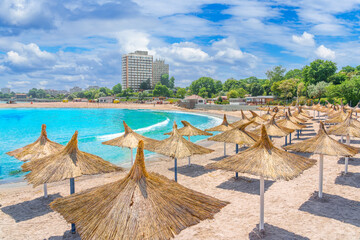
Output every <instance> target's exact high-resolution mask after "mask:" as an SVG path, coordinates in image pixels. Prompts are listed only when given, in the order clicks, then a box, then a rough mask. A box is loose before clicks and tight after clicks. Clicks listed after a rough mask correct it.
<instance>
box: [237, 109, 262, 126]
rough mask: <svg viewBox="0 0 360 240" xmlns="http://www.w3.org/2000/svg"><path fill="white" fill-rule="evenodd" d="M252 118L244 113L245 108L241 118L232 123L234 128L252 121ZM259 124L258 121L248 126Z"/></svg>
mask: <svg viewBox="0 0 360 240" xmlns="http://www.w3.org/2000/svg"><path fill="white" fill-rule="evenodd" d="M250 121H251V120H250V119H249V118H248V117H246V115H245V114H244V112H243V110H241V119H240V120H238V121H236V122H233V123H232V124H231V125H232V126H233V127H234V128H239V127H241V126H242V125H244V124H246V123H248V122H250ZM258 125H259V124H258V123H256V122H253V123H252V124H250V125H248V126H258Z"/></svg>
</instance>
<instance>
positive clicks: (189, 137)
mask: <svg viewBox="0 0 360 240" xmlns="http://www.w3.org/2000/svg"><path fill="white" fill-rule="evenodd" d="M188 141H189V142H190V136H188ZM188 165H189V166H190V165H191V162H190V156H189V164H188Z"/></svg>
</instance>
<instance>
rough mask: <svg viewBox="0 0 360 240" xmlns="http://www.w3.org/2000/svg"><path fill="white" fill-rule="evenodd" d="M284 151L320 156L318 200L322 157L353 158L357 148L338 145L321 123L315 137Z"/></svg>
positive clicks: (320, 191)
mask: <svg viewBox="0 0 360 240" xmlns="http://www.w3.org/2000/svg"><path fill="white" fill-rule="evenodd" d="M284 149H286V150H292V151H296V152H306V153H314V154H320V164H319V198H322V195H323V194H322V182H323V159H324V155H331V156H353V155H355V154H356V153H357V152H358V149H357V148H354V147H351V146H348V145H345V144H342V143H339V142H338V141H336V140H335V139H333V138H331V137H330V136H329V135H328V134H327V132H326V130H325V127H324V124H323V122H320V127H319V131H318V133H317V135H316V136H314V137H312V138H309V139H307V140H304V141H302V142H299V143H296V144H293V145H289V146H286V147H284Z"/></svg>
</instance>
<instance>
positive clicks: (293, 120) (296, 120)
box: [288, 108, 307, 123]
mask: <svg viewBox="0 0 360 240" xmlns="http://www.w3.org/2000/svg"><path fill="white" fill-rule="evenodd" d="M288 116H289V119H290V120H291V121H292V122H296V123H306V121H307V120H304V119H301V118H297V117H294V116H293V115H292V114H291V110H290V108H289V109H288Z"/></svg>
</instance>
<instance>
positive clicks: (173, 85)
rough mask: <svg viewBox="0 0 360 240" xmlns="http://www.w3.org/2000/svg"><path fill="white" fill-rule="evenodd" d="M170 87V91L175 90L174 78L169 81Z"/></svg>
mask: <svg viewBox="0 0 360 240" xmlns="http://www.w3.org/2000/svg"><path fill="white" fill-rule="evenodd" d="M168 87H169V88H170V89H174V87H175V78H174V77H173V76H172V77H171V78H170V79H169V86H168Z"/></svg>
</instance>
